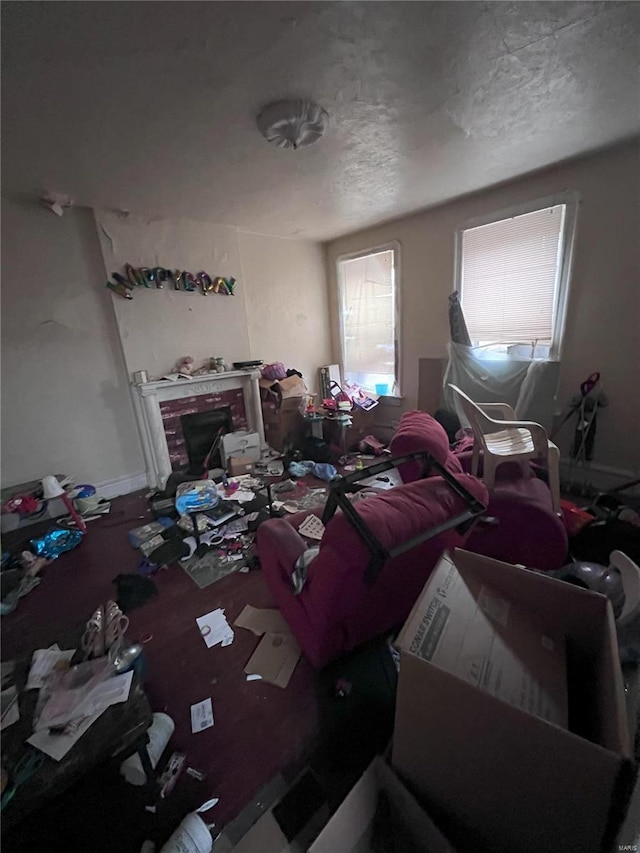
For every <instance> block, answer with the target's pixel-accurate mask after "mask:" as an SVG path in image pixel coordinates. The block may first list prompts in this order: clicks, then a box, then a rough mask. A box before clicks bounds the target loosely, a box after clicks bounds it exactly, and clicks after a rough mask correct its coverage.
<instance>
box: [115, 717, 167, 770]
mask: <svg viewBox="0 0 640 853" xmlns="http://www.w3.org/2000/svg"><path fill="white" fill-rule="evenodd" d="M175 727H176V724H175V723H174V722H173V720H172V719H171V717H170V716H169V715H168V714H162V713H156V714H154V715H153V723H152V724H151V726H150V727H149V731H148V732H147V734H148V735H149V743H148V744H147V752H148V753H149V761H150V762H151V766H152V767H155V766H156V765H157V763H158V761H160V756H161V755H162V752H163V750H164V748H165V746H166V745H167V744H168V743H169V738H170V737H171V735H172V734H173V732H174V729H175ZM120 773H121V774H122V775H123V776H124V778H125V779H126V780H127V782H129V784H130V785H144V784H146V782H147V776H146V773H145V772H144V769H143V767H142V762H141V761H140V756H139V755H138V754H137V753H136V754H135V755H131V756H129V758H127V759H126V761H123V762H122V764H121V765H120Z"/></svg>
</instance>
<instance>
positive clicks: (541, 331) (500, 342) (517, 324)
mask: <svg viewBox="0 0 640 853" xmlns="http://www.w3.org/2000/svg"><path fill="white" fill-rule="evenodd" d="M546 201H547V202H551V203H548V204H546V205H545V206H542V205H543V204H544V202H538V203H535V204H532V205H529V206H528V209H522V208H520V209H519V210H518V211H511V215H508V216H507V215H505V214H504V213H503V214H502V215H496V216H493V217H491V220H490V221H487V220H485V221H484V222H478V223H477V224H476V223H473V224H472V223H468V224H467V225H468V226H471V227H466V228H464V229H462V230H460V231H458V233H457V262H458V263H457V287H458V290H459V292H460V295H461V302H462V308H463V311H464V315H465V320H466V323H467V328H468V330H469V336H470V338H471V341H472V342H473V344H474V345H477V346H480V347H484V348H486V349H487V351H489V352H492V353H503V354H508V355H514V356H525V357H530V358H549V359H555V358H558V357H559V354H560V348H561V343H562V333H563V330H564V315H565V309H566V303H567V287H568V281H569V269H570V262H571V246H572V243H573V233H574V227H575V211H576V203H575V199H574V198H573V197H572V196H571V195H570V194H568V193H567V194H564V195H563V196H559V197H557V198H556V199H549V200H546ZM554 202H555V203H554Z"/></svg>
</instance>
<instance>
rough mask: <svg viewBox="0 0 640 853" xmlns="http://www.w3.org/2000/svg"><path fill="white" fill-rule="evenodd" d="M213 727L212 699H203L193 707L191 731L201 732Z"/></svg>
mask: <svg viewBox="0 0 640 853" xmlns="http://www.w3.org/2000/svg"><path fill="white" fill-rule="evenodd" d="M212 725H213V706H212V704H211V699H203V700H202V702H197V703H196V704H195V705H192V706H191V731H192V732H193V733H195V732H201V731H203V730H204V729H209V728H211V726H212Z"/></svg>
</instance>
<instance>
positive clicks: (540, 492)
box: [390, 411, 568, 571]
mask: <svg viewBox="0 0 640 853" xmlns="http://www.w3.org/2000/svg"><path fill="white" fill-rule="evenodd" d="M433 423H436V425H437V426H438V427H439V426H440V425H439V424H437V422H434V419H433V418H432V417H431V416H430V415H428V414H427V413H426V412H419V411H415V412H408V413H407V414H406V415H403V417H402V419H401V420H400V426H399V427H398V431H397V433H396V435H395V436H394V437H393V438H392V440H391V444H390V448H391V451H392V454H393V455H394V456H400V455H401V454H402V453H411V452H416V451H419V450H428V451H430V452H431V453H434V451H433V449H432V448H433V447H434V446H437V439H436V438H434V435H435V433H436V432H437V430H436V427H434V425H433ZM443 432H444V430H443ZM396 436H397V437H398V441H396ZM445 439H446V433H445ZM461 445H462V446H461V447H460V446H459V447H457V448H456V451H457V453H456V454H454V453H450V455H449V457H448V460H447V463H446V464H445V467H446V468H448V469H449V470H451V468H450V464H449V463H450V460H451V459H452V458H453V459H454V460H455V463H456V465H457V466H459V468H458V470H464V471H466V472H467V473H469V472H470V471H471V457H472V448H473V440H471V443H470V446H469V440H468V439H463V440H462V442H461ZM434 455H435V453H434ZM401 467H402V468H403V469H405V470H403V471H402V477H403V480H404V481H405V482H408V481H409V480H415V479H416V478H417V477H419V476H420V466H419V465H418V464H415V465H414V464H413V463H408V464H407V465H406V466H401ZM536 467H537V466H535V465H534V464H531V465H530V464H527V465H525V466H524V467H523V466H522V465H520V464H519V463H518V462H505V463H504V464H502V465H500V466H499V467H498V469H497V471H496V485H495V488H494V489H493V491H492V493H491V494H490V495H489V505H488V506H487V511H486V513H485V515H484V517H483V518H482V519H481V520H480V522H479V523H478V524H477V525H476V527H475V528H474V530H473V532H472V533H471V535H470V536H469V539H468V540H467V544H466V546H465V547H466V548H467V549H468V550H469V551H473V552H475V553H476V554H483V555H484V556H486V557H493V558H494V559H496V560H503V561H504V562H507V563H520V564H522V565H524V566H527V567H528V568H532V569H540V570H541V571H553V570H554V569H559V568H561V566H563V565H564V564H565V562H566V561H567V555H568V538H567V532H566V530H565V526H564V524H563V522H562V519H561V518H559V517H558V516H557V515H556V514H555V513H554V512H553V507H552V503H551V492H550V491H549V488H548V486H547V485H546V483H544V482H542V480H539V479H538V478H537V477H536V476H535V474H534V471H535V470H536ZM452 473H453V472H452ZM479 475H480V476H482V457H481V458H480V467H479ZM491 518H493V519H495V521H494V523H492V524H490V523H489V522H488V519H491Z"/></svg>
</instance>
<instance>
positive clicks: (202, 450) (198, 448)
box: [180, 406, 233, 474]
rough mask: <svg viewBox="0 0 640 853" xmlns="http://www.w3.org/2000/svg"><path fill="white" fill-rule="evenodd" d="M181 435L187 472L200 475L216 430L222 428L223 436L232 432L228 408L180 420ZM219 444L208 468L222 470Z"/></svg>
mask: <svg viewBox="0 0 640 853" xmlns="http://www.w3.org/2000/svg"><path fill="white" fill-rule="evenodd" d="M180 423H181V425H182V434H183V435H184V441H185V446H186V450H187V457H188V459H189V464H188V466H187V470H188V471H189V473H192V474H200V473H201V472H202V466H203V463H204V460H205V458H206V456H207V453H209V451H210V450H211V445H212V444H213V442H214V440H215V437H216V434H217V432H218V430H219V429H220V428H221V427H222V429H223V435H224V434H225V433H228V432H233V418H232V416H231V407H230V406H221V407H220V408H219V409H210V410H209V411H208V412H193V413H191V414H189V415H182V416H181V418H180ZM220 447H221V444H220V443H219V444H218V447H217V449H216V450H215V451H214V452H213V453H212V454H211V457H210V459H209V468H210V469H211V468H222V457H221V455H220Z"/></svg>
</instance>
